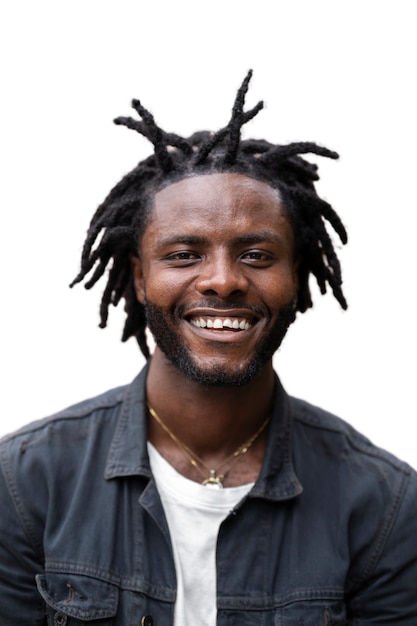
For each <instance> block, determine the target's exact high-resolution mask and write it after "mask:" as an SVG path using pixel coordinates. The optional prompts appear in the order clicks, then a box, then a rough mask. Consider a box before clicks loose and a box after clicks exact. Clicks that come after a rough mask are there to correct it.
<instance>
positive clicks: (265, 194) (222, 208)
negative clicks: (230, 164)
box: [150, 173, 288, 231]
mask: <svg viewBox="0 0 417 626" xmlns="http://www.w3.org/2000/svg"><path fill="white" fill-rule="evenodd" d="M282 220H285V221H286V222H287V223H288V215H287V210H286V208H285V205H284V203H283V202H282V200H281V198H280V194H279V191H278V190H277V189H274V188H273V187H271V186H270V185H268V184H267V183H265V182H263V181H260V180H257V179H254V178H250V177H248V176H245V175H243V174H238V173H214V174H204V175H198V176H192V177H188V178H184V179H182V180H180V181H177V182H175V183H172V184H170V185H169V186H167V187H165V188H163V189H161V190H160V191H158V192H157V193H156V194H155V196H154V200H153V203H152V210H151V216H150V227H151V228H152V230H154V231H155V230H157V229H158V228H160V229H162V230H165V229H166V228H171V227H175V228H178V227H179V226H182V227H186V226H187V225H188V226H189V227H191V228H192V227H193V225H197V224H199V227H200V228H201V224H203V225H204V224H205V225H206V227H207V229H210V227H211V226H213V225H214V226H215V227H216V228H222V227H230V225H231V224H234V225H235V226H236V227H238V226H240V227H242V228H245V225H246V226H247V227H251V228H254V227H256V225H259V227H261V225H264V226H265V225H266V223H268V224H269V225H270V227H274V225H275V226H277V225H278V224H280V223H282Z"/></svg>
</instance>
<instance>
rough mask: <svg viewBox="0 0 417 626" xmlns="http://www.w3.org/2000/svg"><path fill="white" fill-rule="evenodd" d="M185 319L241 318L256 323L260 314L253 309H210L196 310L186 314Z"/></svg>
mask: <svg viewBox="0 0 417 626" xmlns="http://www.w3.org/2000/svg"><path fill="white" fill-rule="evenodd" d="M185 317H187V318H191V317H225V318H228V317H239V318H242V317H243V318H245V319H248V320H251V321H252V322H255V321H257V320H258V319H259V314H257V313H255V312H254V311H252V309H245V308H239V309H209V308H194V309H190V310H189V311H187V312H186V313H185Z"/></svg>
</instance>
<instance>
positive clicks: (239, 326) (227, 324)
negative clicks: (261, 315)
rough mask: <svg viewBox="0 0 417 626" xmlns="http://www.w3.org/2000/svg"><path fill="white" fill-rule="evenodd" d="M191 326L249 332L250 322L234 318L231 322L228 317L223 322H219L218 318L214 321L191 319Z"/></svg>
mask: <svg viewBox="0 0 417 626" xmlns="http://www.w3.org/2000/svg"><path fill="white" fill-rule="evenodd" d="M190 322H191V324H192V325H193V326H197V328H214V329H216V330H220V329H221V328H232V329H233V330H249V328H250V327H251V324H250V322H248V321H247V320H240V321H239V320H237V319H236V318H234V319H233V321H232V320H231V319H230V317H227V318H226V319H225V320H221V319H220V318H219V317H216V318H215V319H207V320H205V319H203V318H202V317H200V318H199V319H191V320H190Z"/></svg>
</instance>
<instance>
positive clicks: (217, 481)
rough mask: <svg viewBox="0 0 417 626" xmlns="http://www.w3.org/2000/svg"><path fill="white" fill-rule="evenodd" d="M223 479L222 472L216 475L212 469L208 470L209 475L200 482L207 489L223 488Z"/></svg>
mask: <svg viewBox="0 0 417 626" xmlns="http://www.w3.org/2000/svg"><path fill="white" fill-rule="evenodd" d="M223 479H224V476H223V475H222V474H220V475H219V476H216V470H214V469H212V470H210V476H209V477H208V478H206V480H203V482H202V483H201V484H202V485H204V486H205V487H208V488H209V489H223Z"/></svg>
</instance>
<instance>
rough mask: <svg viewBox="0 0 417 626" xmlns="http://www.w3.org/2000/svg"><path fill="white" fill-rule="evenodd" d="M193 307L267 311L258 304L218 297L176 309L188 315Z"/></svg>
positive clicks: (225, 310)
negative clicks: (225, 299) (230, 300)
mask: <svg viewBox="0 0 417 626" xmlns="http://www.w3.org/2000/svg"><path fill="white" fill-rule="evenodd" d="M193 309H216V310H217V311H224V312H225V313H227V311H230V310H232V309H240V310H246V311H248V312H250V313H254V314H255V315H265V311H264V310H263V309H262V308H261V307H258V306H256V305H250V304H242V303H241V302H225V301H224V300H219V299H217V298H205V299H204V300H199V301H198V302H192V303H190V304H187V305H182V306H179V307H178V308H177V309H176V313H177V314H178V315H180V316H181V317H183V316H185V315H187V313H188V311H192V310H193Z"/></svg>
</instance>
